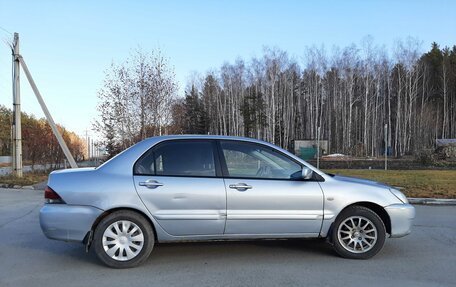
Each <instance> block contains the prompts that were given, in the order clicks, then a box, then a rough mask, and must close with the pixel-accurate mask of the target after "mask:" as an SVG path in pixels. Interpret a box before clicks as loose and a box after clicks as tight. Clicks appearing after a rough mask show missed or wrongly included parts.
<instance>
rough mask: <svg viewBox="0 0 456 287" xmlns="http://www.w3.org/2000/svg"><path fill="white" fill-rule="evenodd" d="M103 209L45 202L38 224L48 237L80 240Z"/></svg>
mask: <svg viewBox="0 0 456 287" xmlns="http://www.w3.org/2000/svg"><path fill="white" fill-rule="evenodd" d="M101 213H103V210H101V209H98V208H95V207H92V206H78V205H67V204H45V205H44V206H43V207H42V208H41V210H40V226H41V229H42V230H43V233H44V235H46V237H48V238H50V239H56V240H63V241H76V242H82V241H83V240H84V237H85V236H86V234H87V232H89V231H90V229H91V228H92V225H93V223H94V222H95V220H96V219H97V218H98V216H100V214H101Z"/></svg>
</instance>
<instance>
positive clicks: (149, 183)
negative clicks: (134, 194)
mask: <svg viewBox="0 0 456 287" xmlns="http://www.w3.org/2000/svg"><path fill="white" fill-rule="evenodd" d="M139 186H145V187H147V188H157V187H159V186H163V183H161V182H158V181H156V180H153V179H149V180H146V181H141V182H139Z"/></svg>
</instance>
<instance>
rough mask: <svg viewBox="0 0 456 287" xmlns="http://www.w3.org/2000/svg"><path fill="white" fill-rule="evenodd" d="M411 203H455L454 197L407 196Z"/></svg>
mask: <svg viewBox="0 0 456 287" xmlns="http://www.w3.org/2000/svg"><path fill="white" fill-rule="evenodd" d="M407 199H408V201H409V203H411V204H421V205H456V199H453V198H451V199H446V198H416V197H409V198H407Z"/></svg>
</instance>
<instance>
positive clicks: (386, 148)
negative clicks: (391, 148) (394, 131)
mask: <svg viewBox="0 0 456 287" xmlns="http://www.w3.org/2000/svg"><path fill="white" fill-rule="evenodd" d="M384 133H385V170H388V124H385V131H384Z"/></svg>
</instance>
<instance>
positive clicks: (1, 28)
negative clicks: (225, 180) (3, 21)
mask: <svg viewBox="0 0 456 287" xmlns="http://www.w3.org/2000/svg"><path fill="white" fill-rule="evenodd" d="M0 30H3V31H5V32H6V33H8V34H10V35H11V36H13V33H11V32H10V31H8V30H6V29H5V28H3V27H2V26H0Z"/></svg>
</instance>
